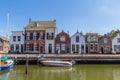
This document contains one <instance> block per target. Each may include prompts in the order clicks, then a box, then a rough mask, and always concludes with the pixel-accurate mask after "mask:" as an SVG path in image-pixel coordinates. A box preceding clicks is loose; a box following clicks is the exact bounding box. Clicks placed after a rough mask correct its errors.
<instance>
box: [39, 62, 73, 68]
mask: <svg viewBox="0 0 120 80" xmlns="http://www.w3.org/2000/svg"><path fill="white" fill-rule="evenodd" d="M41 63H42V64H43V65H45V66H58V67H70V66H72V63H71V62H68V61H41Z"/></svg>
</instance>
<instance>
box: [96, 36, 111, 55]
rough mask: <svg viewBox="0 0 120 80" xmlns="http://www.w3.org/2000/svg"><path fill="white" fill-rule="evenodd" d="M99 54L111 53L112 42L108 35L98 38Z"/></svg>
mask: <svg viewBox="0 0 120 80" xmlns="http://www.w3.org/2000/svg"><path fill="white" fill-rule="evenodd" d="M98 42H99V52H102V53H111V51H112V40H111V37H110V36H109V35H106V34H105V35H104V36H101V37H99V39H98Z"/></svg>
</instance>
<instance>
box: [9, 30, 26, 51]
mask: <svg viewBox="0 0 120 80" xmlns="http://www.w3.org/2000/svg"><path fill="white" fill-rule="evenodd" d="M23 51H24V35H23V31H12V35H11V36H10V52H19V53H21V52H23Z"/></svg>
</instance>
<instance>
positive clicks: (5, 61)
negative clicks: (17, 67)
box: [0, 55, 14, 71]
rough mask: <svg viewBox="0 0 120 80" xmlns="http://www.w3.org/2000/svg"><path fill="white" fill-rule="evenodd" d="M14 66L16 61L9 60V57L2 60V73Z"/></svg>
mask: <svg viewBox="0 0 120 80" xmlns="http://www.w3.org/2000/svg"><path fill="white" fill-rule="evenodd" d="M13 65H14V61H13V60H11V59H8V56H7V55H5V56H4V57H2V58H0V71H2V70H7V69H10V68H11V67H12V66H13Z"/></svg>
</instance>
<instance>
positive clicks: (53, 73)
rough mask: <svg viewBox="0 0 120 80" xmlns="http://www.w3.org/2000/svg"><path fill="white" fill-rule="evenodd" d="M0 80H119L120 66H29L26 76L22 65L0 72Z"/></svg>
mask: <svg viewBox="0 0 120 80" xmlns="http://www.w3.org/2000/svg"><path fill="white" fill-rule="evenodd" d="M0 80H120V65H116V64H115V65H110V64H109V65H103V64H100V65H87V64H82V65H81V64H79V65H74V66H73V67H69V68H65V67H43V66H38V65H29V67H28V74H27V75H26V74H25V66H24V65H15V66H14V67H13V68H12V69H10V70H9V71H4V72H1V73H0Z"/></svg>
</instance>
